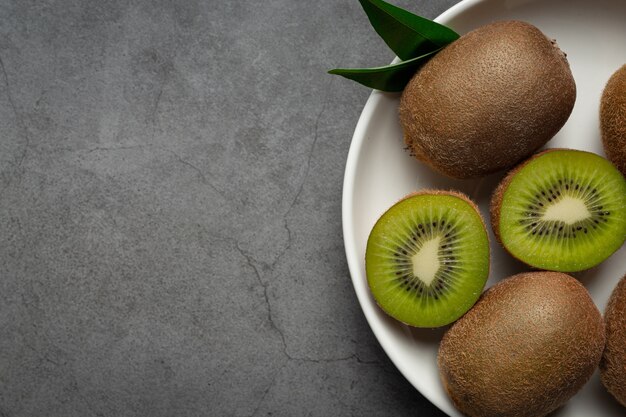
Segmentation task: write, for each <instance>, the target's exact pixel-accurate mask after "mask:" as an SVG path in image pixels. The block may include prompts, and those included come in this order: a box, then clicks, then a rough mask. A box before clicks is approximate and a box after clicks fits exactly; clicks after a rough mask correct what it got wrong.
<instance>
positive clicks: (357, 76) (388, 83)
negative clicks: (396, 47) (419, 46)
mask: <svg viewBox="0 0 626 417" xmlns="http://www.w3.org/2000/svg"><path fill="white" fill-rule="evenodd" d="M440 49H441V48H439V49H437V50H435V51H432V52H429V53H427V54H424V55H422V56H418V57H416V58H413V59H409V60H408V61H402V62H398V63H396V64H391V65H387V66H384V67H375V68H337V69H334V70H330V71H328V73H329V74H336V75H341V76H342V77H345V78H348V79H350V80H353V81H356V82H358V83H359V84H363V85H364V86H366V87H370V88H375V89H376V90H382V91H387V92H400V91H402V90H404V87H405V86H406V85H407V83H408V82H409V80H411V77H413V74H415V71H417V69H418V68H419V67H420V66H421V65H423V64H424V63H425V62H426V61H428V59H429V58H430V57H431V56H433V55H435V54H436V53H437V52H439V50H440Z"/></svg>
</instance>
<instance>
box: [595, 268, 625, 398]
mask: <svg viewBox="0 0 626 417" xmlns="http://www.w3.org/2000/svg"><path fill="white" fill-rule="evenodd" d="M604 321H605V324H606V347H605V349H604V354H603V356H602V361H601V362H600V377H601V379H602V383H603V384H604V386H605V387H606V388H607V390H608V391H609V392H610V393H611V394H612V395H613V397H615V399H616V400H617V401H619V402H620V403H621V404H622V405H623V406H624V407H626V276H625V277H624V278H622V279H621V281H620V282H619V283H618V284H617V286H616V287H615V289H614V290H613V293H612V294H611V297H610V298H609V302H608V304H607V306H606V310H605V313H604Z"/></svg>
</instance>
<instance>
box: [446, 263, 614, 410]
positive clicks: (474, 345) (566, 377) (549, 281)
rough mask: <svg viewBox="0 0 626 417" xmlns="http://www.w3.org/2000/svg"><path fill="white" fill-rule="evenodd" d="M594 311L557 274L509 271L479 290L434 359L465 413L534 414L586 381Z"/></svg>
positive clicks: (597, 337) (576, 287) (598, 327)
mask: <svg viewBox="0 0 626 417" xmlns="http://www.w3.org/2000/svg"><path fill="white" fill-rule="evenodd" d="M604 341H605V330H604V322H603V320H602V316H601V314H600V312H599V311H598V309H597V307H596V306H595V305H594V303H593V301H592V300H591V297H590V296H589V293H588V292H587V290H586V289H585V288H584V287H583V285H582V284H581V283H580V282H578V281H577V280H576V279H574V278H572V277H571V276H569V275H566V274H563V273H560V272H546V271H540V272H528V273H522V274H518V275H514V276H513V277H510V278H508V279H505V280H503V281H501V282H499V283H498V284H496V285H494V286H493V287H492V288H490V289H489V290H487V291H486V292H485V293H484V294H483V295H482V296H481V298H480V299H479V300H478V302H477V303H476V304H475V305H474V307H473V308H472V309H471V310H470V311H468V312H467V313H466V314H465V315H464V316H463V317H462V318H461V319H459V320H457V322H456V323H455V324H454V325H453V326H452V327H451V328H450V329H449V330H448V331H447V332H446V333H445V335H444V337H443V340H442V341H441V345H440V347H439V354H438V357H437V362H438V366H439V373H440V376H441V379H442V382H443V386H444V388H445V390H446V391H447V393H448V395H449V396H450V398H451V399H452V401H453V403H454V405H455V406H456V407H457V408H458V409H459V410H460V411H461V412H462V413H464V414H465V415H467V416H469V417H504V416H506V417H541V416H545V415H547V414H549V413H550V412H552V411H554V410H556V409H557V408H559V407H560V406H562V405H563V404H564V403H565V402H567V401H568V400H569V399H570V398H571V397H572V396H573V395H574V394H575V393H576V392H577V391H578V390H579V389H580V388H582V386H583V385H584V384H585V383H586V382H587V381H588V380H589V378H590V377H591V375H592V374H593V372H594V370H595V369H596V367H597V366H598V363H599V361H600V358H601V356H602V350H603V348H604Z"/></svg>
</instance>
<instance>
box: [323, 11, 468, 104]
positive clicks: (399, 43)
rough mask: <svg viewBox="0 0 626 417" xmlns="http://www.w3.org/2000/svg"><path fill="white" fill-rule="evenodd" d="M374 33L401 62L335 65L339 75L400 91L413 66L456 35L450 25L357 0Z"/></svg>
mask: <svg viewBox="0 0 626 417" xmlns="http://www.w3.org/2000/svg"><path fill="white" fill-rule="evenodd" d="M359 2H360V3H361V6H363V9H364V10H365V13H366V14H367V17H368V18H369V20H370V23H371V24H372V26H373V27H374V29H375V30H376V33H378V35H379V36H380V37H381V38H382V39H383V40H384V41H385V43H386V44H387V45H388V46H389V48H391V50H392V51H393V52H395V54H396V55H398V57H399V58H400V59H402V60H403V62H399V63H397V64H392V65H387V66H384V67H376V68H353V69H348V68H338V69H334V70H331V71H328V72H329V74H337V75H341V76H343V77H345V78H348V79H351V80H353V81H356V82H358V83H360V84H363V85H365V86H367V87H371V88H375V89H377V90H382V91H389V92H398V91H402V90H403V89H404V87H405V86H406V84H407V83H408V82H409V80H410V79H411V77H412V76H413V74H415V72H416V71H417V69H418V68H419V67H420V66H421V65H423V64H424V63H425V62H426V61H428V59H430V58H431V57H432V56H433V55H434V54H436V53H437V52H439V50H441V49H442V48H443V47H445V46H446V45H448V44H449V43H451V42H454V41H455V40H457V39H458V38H459V35H458V34H457V33H456V32H455V31H453V30H452V29H450V28H448V27H446V26H443V25H440V24H439V23H436V22H433V21H432V20H428V19H425V18H423V17H420V16H416V15H414V14H412V13H410V12H408V11H406V10H404V9H401V8H399V7H396V6H393V5H391V4H389V3H386V2H384V1H382V0H359Z"/></svg>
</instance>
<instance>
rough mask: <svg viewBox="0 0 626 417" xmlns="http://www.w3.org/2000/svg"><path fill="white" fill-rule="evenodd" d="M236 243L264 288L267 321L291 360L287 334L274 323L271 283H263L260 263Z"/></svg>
mask: <svg viewBox="0 0 626 417" xmlns="http://www.w3.org/2000/svg"><path fill="white" fill-rule="evenodd" d="M234 242H235V247H236V248H237V251H238V252H239V254H240V255H241V256H242V257H243V258H244V259H245V260H246V263H247V264H248V266H249V267H250V268H252V270H253V271H254V274H255V276H256V280H257V282H258V283H259V285H260V286H261V287H262V288H263V297H264V299H265V305H266V307H267V319H268V321H269V323H270V326H271V327H272V328H273V329H274V330H275V331H276V332H277V333H278V335H279V336H280V340H281V343H282V347H283V349H282V351H283V354H284V355H285V356H286V357H287V358H291V355H290V354H289V351H288V347H287V340H286V338H285V334H284V333H283V331H282V330H281V329H280V328H279V327H278V325H277V324H276V322H275V321H274V314H273V311H272V303H271V302H270V298H269V295H268V293H267V291H268V289H269V282H265V281H263V278H261V271H259V268H258V266H257V263H260V262H258V261H257V260H256V259H254V258H253V257H252V255H250V254H248V253H247V252H246V251H245V250H244V249H243V248H242V247H241V245H240V243H239V242H238V241H234Z"/></svg>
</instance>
